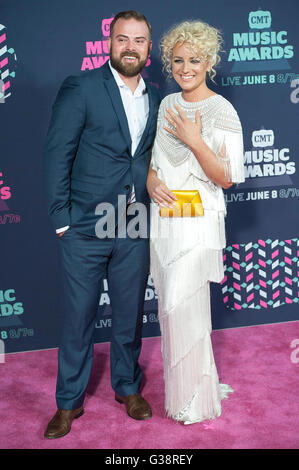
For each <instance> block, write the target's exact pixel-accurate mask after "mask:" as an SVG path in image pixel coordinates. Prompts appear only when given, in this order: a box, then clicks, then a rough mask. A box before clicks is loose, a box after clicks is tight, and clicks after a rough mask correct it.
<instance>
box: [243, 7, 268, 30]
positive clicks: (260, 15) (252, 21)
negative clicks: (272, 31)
mask: <svg viewBox="0 0 299 470" xmlns="http://www.w3.org/2000/svg"><path fill="white" fill-rule="evenodd" d="M271 22H272V18H271V13H270V11H263V10H258V11H251V12H250V13H249V16H248V23H249V28H252V29H265V28H270V27H271Z"/></svg>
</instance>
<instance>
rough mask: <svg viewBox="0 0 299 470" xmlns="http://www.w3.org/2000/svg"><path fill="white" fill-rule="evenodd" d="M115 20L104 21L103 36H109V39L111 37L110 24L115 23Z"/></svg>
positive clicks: (107, 19)
mask: <svg viewBox="0 0 299 470" xmlns="http://www.w3.org/2000/svg"><path fill="white" fill-rule="evenodd" d="M113 18H114V17H112V18H106V19H104V20H103V21H102V33H103V36H107V37H109V36H110V24H111V23H112V21H113Z"/></svg>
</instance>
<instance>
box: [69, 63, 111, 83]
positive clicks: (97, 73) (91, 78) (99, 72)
mask: <svg viewBox="0 0 299 470" xmlns="http://www.w3.org/2000/svg"><path fill="white" fill-rule="evenodd" d="M108 74H109V70H107V67H105V65H104V66H102V67H99V68H96V69H93V70H87V71H84V72H83V71H82V72H79V73H78V74H73V75H68V76H67V77H66V78H65V80H64V82H66V83H74V84H77V85H83V86H84V85H85V84H89V83H93V82H96V81H99V80H103V79H104V78H106V77H107V75H108Z"/></svg>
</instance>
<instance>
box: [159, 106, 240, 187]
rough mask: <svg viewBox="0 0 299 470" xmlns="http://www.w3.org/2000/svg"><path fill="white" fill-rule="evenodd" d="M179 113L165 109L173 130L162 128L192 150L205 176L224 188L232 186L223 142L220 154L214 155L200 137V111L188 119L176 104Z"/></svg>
mask: <svg viewBox="0 0 299 470" xmlns="http://www.w3.org/2000/svg"><path fill="white" fill-rule="evenodd" d="M175 107H176V109H177V111H178V113H179V116H177V115H176V114H175V113H173V112H172V111H171V110H170V109H167V113H168V114H166V116H165V117H166V119H167V121H168V122H169V124H171V125H172V126H173V127H175V130H172V129H170V128H168V127H166V126H165V127H164V129H165V130H166V131H167V132H169V133H170V134H172V135H174V136H175V137H177V138H178V139H180V140H181V142H183V143H184V144H186V145H187V146H188V147H189V148H190V150H192V152H193V154H194V155H195V157H196V159H197V160H198V162H199V163H200V166H201V167H202V169H203V171H204V172H205V174H206V175H207V177H208V178H209V179H210V180H211V181H213V182H214V183H216V184H219V185H220V186H222V187H223V188H225V189H228V188H230V187H231V186H232V182H231V180H230V175H229V171H228V164H227V160H226V158H225V154H226V149H225V144H224V145H223V146H222V148H221V150H220V154H219V155H216V154H215V153H214V152H213V151H212V150H211V149H210V148H209V147H208V145H206V144H205V142H204V141H203V139H202V137H201V120H200V113H199V111H196V115H195V122H192V121H190V120H189V119H188V118H187V116H186V115H185V114H184V112H183V111H182V110H181V108H180V107H179V106H176V105H175Z"/></svg>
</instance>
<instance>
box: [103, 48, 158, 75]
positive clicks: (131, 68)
mask: <svg viewBox="0 0 299 470" xmlns="http://www.w3.org/2000/svg"><path fill="white" fill-rule="evenodd" d="M149 53H150V50H149V49H148V55H147V57H146V59H145V60H140V55H139V54H137V52H122V53H121V54H120V57H114V56H113V52H112V47H111V48H110V62H111V65H112V67H113V68H114V69H115V70H117V72H118V73H120V74H121V75H123V76H124V77H135V76H136V75H138V74H139V73H140V72H141V70H142V69H143V68H144V67H145V64H146V63H147V59H148V56H149ZM125 56H129V57H130V56H131V57H136V58H137V59H138V61H139V62H138V63H137V64H130V63H127V64H123V63H122V61H121V59H122V58H123V57H125Z"/></svg>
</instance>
